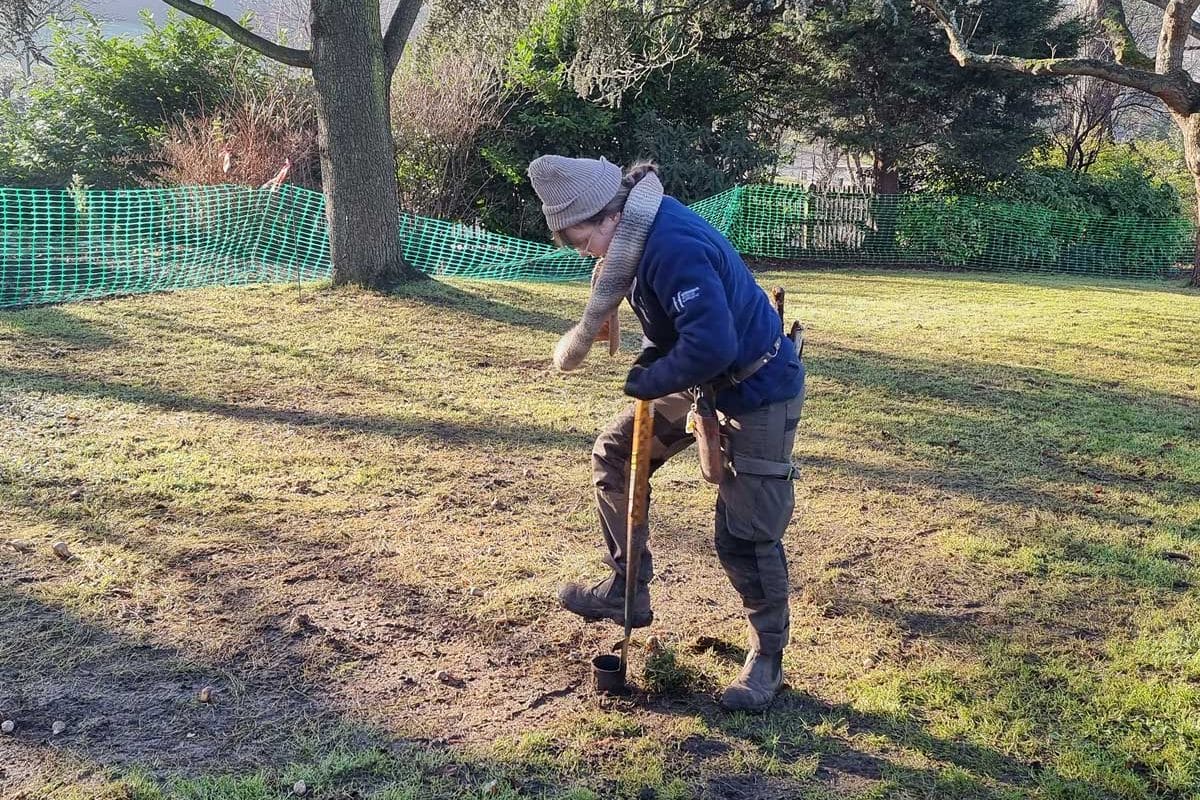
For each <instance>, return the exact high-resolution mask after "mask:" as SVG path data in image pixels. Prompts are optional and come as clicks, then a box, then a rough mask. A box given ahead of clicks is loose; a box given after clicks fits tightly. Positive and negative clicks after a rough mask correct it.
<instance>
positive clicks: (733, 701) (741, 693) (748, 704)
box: [721, 650, 783, 711]
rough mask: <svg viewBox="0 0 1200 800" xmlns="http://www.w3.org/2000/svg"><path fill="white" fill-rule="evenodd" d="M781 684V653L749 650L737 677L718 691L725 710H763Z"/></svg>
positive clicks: (769, 703) (773, 697)
mask: <svg viewBox="0 0 1200 800" xmlns="http://www.w3.org/2000/svg"><path fill="white" fill-rule="evenodd" d="M782 686H783V653H760V652H759V651H757V650H751V651H750V654H749V655H748V656H746V664H745V666H743V667H742V674H741V675H738V676H737V680H735V681H734V682H733V683H731V684H729V688H728V689H726V690H725V691H724V692H723V693H722V694H721V706H722V707H723V708H724V709H725V710H727V711H765V710H766V708H767V706H769V705H771V701H772V700H774V699H775V695H776V693H777V692H778V691H779V689H780V687H782Z"/></svg>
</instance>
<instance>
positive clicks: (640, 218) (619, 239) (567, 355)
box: [554, 172, 663, 372]
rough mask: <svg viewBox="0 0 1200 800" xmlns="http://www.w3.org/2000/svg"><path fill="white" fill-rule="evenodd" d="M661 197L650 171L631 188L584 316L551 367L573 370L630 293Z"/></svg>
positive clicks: (561, 345) (556, 352)
mask: <svg viewBox="0 0 1200 800" xmlns="http://www.w3.org/2000/svg"><path fill="white" fill-rule="evenodd" d="M662 197H663V187H662V183H661V182H660V181H659V180H658V176H657V175H655V174H654V173H653V172H651V173H649V174H647V175H646V176H645V177H643V178H642V179H641V180H640V181H638V182H637V184H636V185H635V186H634V187H633V189H631V190H630V192H629V199H627V200H626V201H625V208H624V209H623V210H622V211H621V220H620V221H619V222H618V223H617V230H616V232H615V233H614V234H613V239H612V243H611V244H609V246H608V254H607V255H606V256H605V257H604V261H603V263H602V264H599V265H597V271H596V274H594V275H593V276H592V293H591V294H590V295H588V301H587V306H586V307H585V308H584V310H583V319H581V320H580V321H579V324H578V325H576V326H575V327H573V328H571V330H569V331H567V332H566V334H564V335H563V337H562V338H561V339H559V340H558V345H557V346H556V347H555V348H554V366H556V367H558V368H559V369H560V370H563V371H564V372H565V371H567V370H572V369H575V368H576V367H578V366H579V365H580V364H581V363H582V362H583V359H584V357H585V356H587V354H588V351H589V350H591V349H592V343H593V342H595V341H596V336H597V335H598V334H599V333H600V330H601V329H602V328H603V327H604V323H605V321H607V320H609V319H610V318H613V317H615V316H616V312H617V309H618V308H620V306H621V300H623V299H624V298H625V295H627V294H629V289H630V287H631V286H633V279H634V276H635V275H637V268H638V264H639V263H641V260H642V250H643V249H645V246H646V236H647V234H649V233H650V226H651V225H653V224H654V218H655V216H657V215H658V207H659V205H660V204H661V203H662ZM613 330H615V328H614V329H613Z"/></svg>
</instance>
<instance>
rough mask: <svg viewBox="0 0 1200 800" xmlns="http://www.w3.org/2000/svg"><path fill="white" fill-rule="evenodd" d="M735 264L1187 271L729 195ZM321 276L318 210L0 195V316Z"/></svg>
mask: <svg viewBox="0 0 1200 800" xmlns="http://www.w3.org/2000/svg"><path fill="white" fill-rule="evenodd" d="M692 208H693V209H695V210H696V211H697V212H698V213H699V214H700V215H701V216H703V217H704V218H705V219H707V220H708V221H709V222H711V223H712V224H713V225H714V226H716V227H717V228H718V229H719V230H720V231H721V232H722V233H724V234H725V235H726V236H728V237H729V238H730V240H731V241H732V242H733V244H734V245H735V246H736V247H737V248H738V250H739V251H741V252H742V253H743V254H744V255H746V256H749V257H754V258H762V259H772V260H778V261H788V262H817V263H829V262H838V263H846V264H855V265H865V266H951V267H962V268H970V269H983V270H1036V271H1058V272H1064V271H1065V272H1079V273H1089V274H1104V275H1134V276H1154V275H1162V274H1165V273H1166V272H1168V271H1170V270H1172V269H1173V268H1174V267H1175V265H1176V263H1177V262H1183V261H1190V258H1191V252H1192V248H1193V245H1194V242H1195V236H1194V231H1193V226H1192V225H1191V223H1189V222H1187V221H1185V220H1182V219H1167V220H1142V219H1134V218H1121V217H1117V218H1111V217H1110V218H1097V217H1087V216H1075V215H1070V214H1063V213H1058V212H1053V211H1050V210H1048V209H1045V208H1042V207H1040V206H1036V205H1031V204H1020V203H1003V202H998V201H994V200H981V199H975V198H965V197H948V196H937V195H901V196H893V197H868V196H862V195H837V194H822V193H816V192H808V191H804V190H801V189H798V188H793V187H786V186H738V187H735V188H733V189H729V190H728V191H725V192H722V193H721V194H719V195H716V196H714V197H710V198H707V199H705V200H702V201H700V202H698V203H695V204H693V206H692ZM400 237H401V245H402V251H403V253H404V257H405V258H406V259H407V260H408V262H409V263H410V264H412V265H413V266H415V267H416V268H417V269H420V270H421V271H423V272H426V273H428V274H431V275H437V276H457V277H464V278H479V279H494V280H522V281H575V280H585V279H586V278H587V277H588V275H589V274H590V273H591V262H590V260H588V259H584V258H581V257H580V256H578V255H576V254H575V253H573V252H571V251H569V250H559V249H556V248H554V247H552V246H551V245H548V244H542V243H537V242H528V241H524V240H521V239H516V238H513V237H510V236H503V235H500V234H496V233H492V232H490V231H486V230H483V229H480V228H477V227H471V226H467V225H461V224H457V223H452V222H445V221H442V220H435V219H429V218H425V217H415V216H405V217H404V218H403V219H402V224H401V231H400ZM330 273H331V268H330V262H329V249H328V241H327V237H326V229H325V211H324V198H323V197H322V195H321V194H320V193H319V192H313V191H309V190H306V189H301V188H298V187H294V186H283V187H281V188H279V189H278V190H275V191H271V190H267V189H250V188H246V187H239V186H203V187H182V188H171V189H126V190H115V191H99V190H71V189H11V188H10V189H5V188H0V308H5V307H18V306H26V305H35V304H42V303H57V302H64V301H69V300H80V299H87V298H96V297H105V296H112V295H121V294H131V293H136V292H148V291H159V290H164V289H178V288H185V287H194V286H209V285H231V284H240V283H258V282H280V281H294V280H314V279H319V278H326V277H329V275H330Z"/></svg>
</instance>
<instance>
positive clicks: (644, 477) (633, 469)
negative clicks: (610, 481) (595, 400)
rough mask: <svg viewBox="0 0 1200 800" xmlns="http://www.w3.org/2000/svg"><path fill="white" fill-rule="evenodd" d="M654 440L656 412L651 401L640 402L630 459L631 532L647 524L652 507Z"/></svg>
mask: <svg viewBox="0 0 1200 800" xmlns="http://www.w3.org/2000/svg"><path fill="white" fill-rule="evenodd" d="M653 439H654V412H653V411H652V410H651V406H650V401H649V400H638V401H637V404H636V405H635V406H634V409H633V446H632V448H631V451H630V458H629V524H630V528H629V530H630V531H632V530H633V527H634V526H635V525H643V524H645V522H646V513H647V511H648V509H649V506H650V445H651V442H652V441H653Z"/></svg>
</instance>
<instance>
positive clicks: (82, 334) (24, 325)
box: [0, 306, 121, 354]
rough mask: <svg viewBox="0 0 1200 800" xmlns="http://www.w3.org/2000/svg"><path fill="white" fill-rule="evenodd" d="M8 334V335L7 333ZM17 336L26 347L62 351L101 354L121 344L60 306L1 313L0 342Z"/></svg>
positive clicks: (112, 335)
mask: <svg viewBox="0 0 1200 800" xmlns="http://www.w3.org/2000/svg"><path fill="white" fill-rule="evenodd" d="M10 332H11V333H10ZM6 334H7V335H10V336H11V335H19V336H21V337H22V339H23V340H24V342H23V343H24V344H25V346H27V347H29V348H30V349H32V348H47V349H49V350H50V352H51V354H53V352H54V348H62V349H65V350H101V349H104V348H106V347H112V346H113V345H116V344H120V343H121V340H120V339H119V338H118V337H117V336H115V335H114V334H113V333H112V332H110V331H106V330H104V329H102V328H100V327H99V326H97V325H96V324H95V323H92V322H90V321H88V320H84V319H80V318H79V317H77V316H75V315H74V314H72V313H70V311H69V310H68V309H66V308H64V307H61V306H45V307H41V308H32V309H25V310H22V311H12V312H4V311H0V338H5V337H6Z"/></svg>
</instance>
